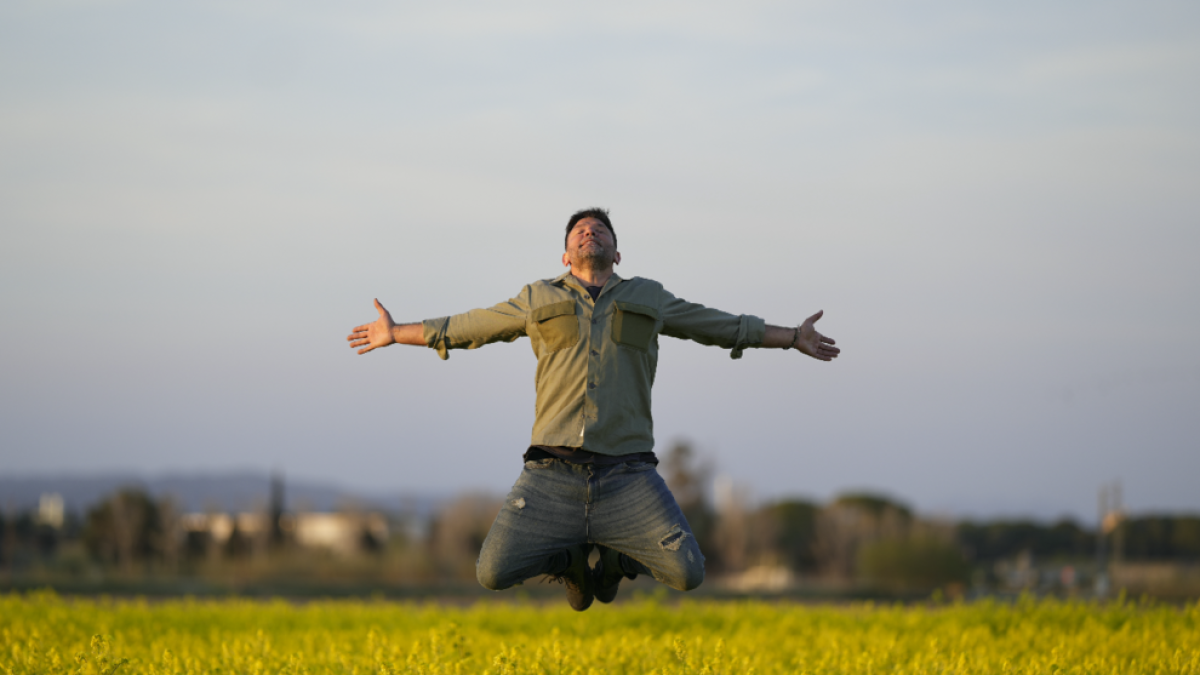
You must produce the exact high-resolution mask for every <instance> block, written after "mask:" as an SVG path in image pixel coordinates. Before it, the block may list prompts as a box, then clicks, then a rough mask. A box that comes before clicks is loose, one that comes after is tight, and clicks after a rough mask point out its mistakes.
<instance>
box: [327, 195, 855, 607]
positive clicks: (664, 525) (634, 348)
mask: <svg viewBox="0 0 1200 675" xmlns="http://www.w3.org/2000/svg"><path fill="white" fill-rule="evenodd" d="M565 248H566V252H565V253H563V257H562V262H563V265H564V266H566V267H568V268H570V269H569V270H568V271H567V273H565V274H563V275H562V276H560V277H558V278H556V279H548V280H542V281H537V282H534V283H532V284H529V285H528V286H526V287H525V288H523V289H521V291H520V292H519V293H518V294H517V295H516V297H514V298H512V299H511V300H509V301H508V302H502V303H500V304H498V305H496V306H495V307H491V308H489V309H475V310H471V311H469V312H466V313H465V314H458V315H455V316H451V317H443V318H439V319H430V320H427V321H424V322H422V323H411V324H402V325H397V324H395V323H394V322H393V321H392V317H391V315H390V314H388V312H387V310H386V309H384V308H383V305H381V304H379V301H378V300H376V301H375V308H376V309H377V310H378V311H379V318H378V319H377V320H376V321H375V322H374V323H369V324H364V325H361V326H358V327H357V328H355V329H354V332H353V333H351V334H350V336H349V337H348V338H347V339H348V340H349V341H350V346H351V347H352V348H354V347H361V349H359V350H358V353H359V354H365V353H367V352H369V351H371V350H373V349H378V348H379V347H385V346H387V345H390V344H393V343H397V344H409V345H424V346H427V347H432V348H433V349H436V350H437V351H438V354H439V355H440V356H441V358H443V359H446V358H449V353H448V350H450V349H474V348H476V347H482V346H483V345H486V344H489V343H492V342H498V341H501V340H502V341H505V342H512V341H513V340H516V339H517V338H519V337H523V336H525V337H528V338H529V341H530V344H531V346H532V347H533V352H534V354H535V355H536V356H537V359H538V364H537V406H536V407H537V416H536V419H535V421H534V424H533V439H532V442H531V444H530V446H529V449H528V450H527V451H526V452H525V469H524V471H522V473H521V476H520V478H518V479H517V482H516V484H515V485H513V489H512V491H511V492H510V493H509V495H508V498H507V500H506V501H505V504H504V508H503V509H501V511H500V513H499V515H497V516H496V521H495V522H494V523H493V524H492V529H491V530H490V531H489V532H488V535H487V538H486V539H485V540H484V542H483V548H482V550H481V551H480V553H479V560H478V562H477V563H476V573H477V576H478V578H479V583H481V584H483V586H484V587H486V588H490V589H492V590H502V589H505V588H509V587H511V586H514V585H516V584H519V583H521V582H522V581H524V580H525V579H529V578H531V577H534V576H538V575H540V574H548V575H551V576H552V577H554V578H555V579H557V580H559V581H561V582H563V583H565V584H566V588H567V599H568V601H569V602H570V604H571V606H572V607H573V608H575V609H576V610H580V611H582V610H585V609H587V608H588V607H589V606H590V605H591V604H592V599H593V598H596V599H599V600H600V601H601V602H611V601H612V600H613V598H614V597H616V594H617V588H618V586H619V584H620V582H621V578H622V577H626V578H630V579H633V578H636V577H637V575H639V574H649V575H651V576H653V577H654V578H655V579H657V580H658V581H660V582H662V583H664V584H666V585H668V586H670V587H672V588H676V589H679V590H691V589H693V588H695V587H696V586H698V585H700V582H701V581H703V580H704V556H703V555H701V553H700V548H699V547H698V546H697V545H696V540H695V537H693V536H692V532H691V529H690V528H689V527H688V523H687V520H686V519H685V518H684V517H683V514H682V513H681V512H680V510H679V506H678V505H677V504H676V503H675V499H674V497H672V496H671V493H670V491H669V490H667V487H666V485H665V484H664V483H663V480H662V478H661V477H659V475H658V472H657V471H656V470H655V468H654V467H655V465H657V464H658V460H657V459H656V458H655V456H654V452H653V448H654V435H653V421H652V420H651V418H650V389H651V386H652V385H653V384H654V373H655V369H656V367H657V364H658V336H659V335H668V336H670V337H674V338H680V339H685V340H692V341H695V342H699V343H700V344H705V345H716V346H720V347H725V348H728V349H730V350H732V352H731V356H732V357H733V358H735V359H737V358H741V356H742V351H743V350H744V349H746V348H748V347H763V348H776V349H796V350H798V351H800V352H802V353H804V354H807V355H808V356H811V357H813V358H815V359H819V360H821V361H829V360H832V359H834V358H836V357H837V355H838V353H839V351H840V350H839V349H838V348H837V347H835V346H834V341H833V340H831V339H829V338H826V337H824V336H823V335H821V334H820V333H818V332H817V331H816V329H815V328H814V323H815V322H816V321H817V320H818V319H820V318H821V314H822V312H817V313H816V314H814V315H812V316H810V317H809V318H808V319H807V320H806V321H805V322H804V323H803V324H801V325H800V326H798V327H795V328H783V327H780V326H768V325H766V324H765V322H764V321H763V320H762V319H760V318H758V317H754V316H748V315H741V316H737V315H733V314H727V313H725V312H721V311H718V310H715V309H709V308H707V307H704V306H703V305H697V304H695V303H691V302H687V301H685V300H681V299H679V298H676V297H675V296H673V295H671V294H670V293H668V292H667V291H666V290H664V289H663V287H662V285H661V284H659V283H657V282H655V281H651V280H649V279H642V278H638V277H635V278H633V279H622V278H620V277H619V276H617V275H616V274H614V273H613V266H614V265H617V264H619V263H620V262H621V254H620V253H619V252H618V251H617V235H616V233H615V232H614V231H613V226H612V221H611V220H610V219H609V217H608V212H607V211H605V210H603V209H595V208H593V209H586V210H583V211H580V212H578V213H576V214H574V215H573V216H571V219H570V220H569V221H568V223H567V234H566V241H565ZM593 546H597V547H599V551H600V560H599V562H597V564H596V567H595V569H589V568H588V555H589V554H590V552H591V550H592V547H593Z"/></svg>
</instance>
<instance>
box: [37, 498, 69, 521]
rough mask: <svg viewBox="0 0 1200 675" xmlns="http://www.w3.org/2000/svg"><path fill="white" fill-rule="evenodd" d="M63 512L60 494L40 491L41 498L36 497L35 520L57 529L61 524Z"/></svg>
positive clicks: (64, 510)
mask: <svg viewBox="0 0 1200 675" xmlns="http://www.w3.org/2000/svg"><path fill="white" fill-rule="evenodd" d="M65 513H66V509H65V508H64V503H63V498H62V495H60V494H58V493H57V492H44V493H42V496H41V498H40V499H38V510H37V521H38V522H39V523H41V524H43V525H49V526H50V527H53V528H54V529H58V528H60V527H62V526H63V517H64V515H65Z"/></svg>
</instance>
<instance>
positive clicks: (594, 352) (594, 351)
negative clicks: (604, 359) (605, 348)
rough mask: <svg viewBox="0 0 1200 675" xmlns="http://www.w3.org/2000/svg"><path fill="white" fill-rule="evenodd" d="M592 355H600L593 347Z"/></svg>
mask: <svg viewBox="0 0 1200 675" xmlns="http://www.w3.org/2000/svg"><path fill="white" fill-rule="evenodd" d="M592 356H600V352H598V351H596V350H595V349H593V350H592Z"/></svg>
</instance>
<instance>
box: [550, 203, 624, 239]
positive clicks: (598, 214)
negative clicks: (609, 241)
mask: <svg viewBox="0 0 1200 675" xmlns="http://www.w3.org/2000/svg"><path fill="white" fill-rule="evenodd" d="M584 218H595V219H596V220H598V221H600V222H602V223H604V226H605V227H607V228H608V231H609V233H610V234H612V236H613V246H616V245H617V232H616V230H613V226H612V221H611V220H609V219H608V209H602V208H600V207H598V206H593V207H592V208H590V209H584V210H582V211H578V212H576V213H575V215H573V216H571V220H569V221H567V235H566V236H565V237H563V248H564V249H565V248H567V241H568V240H570V238H571V230H573V229H575V223H578V222H579V221H581V220H583V219H584Z"/></svg>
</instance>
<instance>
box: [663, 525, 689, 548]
mask: <svg viewBox="0 0 1200 675" xmlns="http://www.w3.org/2000/svg"><path fill="white" fill-rule="evenodd" d="M690 536H692V535H691V534H690V533H688V532H684V531H683V528H682V527H680V526H679V525H675V526H673V527H672V528H671V531H670V532H667V536H665V537H663V539H662V541H660V542H658V545H659V546H661V547H662V549H663V550H664V551H678V550H679V547H680V546H682V545H683V540H684V539H687V538H688V537H690Z"/></svg>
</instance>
